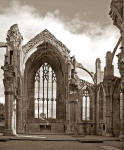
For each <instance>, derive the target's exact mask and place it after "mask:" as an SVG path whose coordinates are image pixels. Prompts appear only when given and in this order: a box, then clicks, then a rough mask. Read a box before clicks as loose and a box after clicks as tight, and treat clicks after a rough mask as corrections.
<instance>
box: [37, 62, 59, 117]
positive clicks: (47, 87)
mask: <svg viewBox="0 0 124 150" xmlns="http://www.w3.org/2000/svg"><path fill="white" fill-rule="evenodd" d="M35 118H41V119H49V118H52V119H55V118H56V75H55V73H54V71H53V69H52V68H51V66H50V65H49V64H48V63H44V64H43V65H42V66H41V67H40V68H39V70H38V71H37V72H36V75H35Z"/></svg>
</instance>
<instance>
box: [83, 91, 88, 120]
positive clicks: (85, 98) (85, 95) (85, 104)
mask: <svg viewBox="0 0 124 150" xmlns="http://www.w3.org/2000/svg"><path fill="white" fill-rule="evenodd" d="M82 120H87V121H88V120H90V97H89V91H88V90H87V89H85V90H84V91H83V98H82Z"/></svg>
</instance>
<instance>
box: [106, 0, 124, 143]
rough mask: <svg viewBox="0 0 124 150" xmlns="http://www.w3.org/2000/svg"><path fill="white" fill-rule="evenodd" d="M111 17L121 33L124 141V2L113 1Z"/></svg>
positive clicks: (123, 135)
mask: <svg viewBox="0 0 124 150" xmlns="http://www.w3.org/2000/svg"><path fill="white" fill-rule="evenodd" d="M110 8H111V10H110V13H109V14H110V16H111V18H112V20H113V24H114V25H115V26H116V27H117V28H118V29H119V30H120V32H121V40H122V42H121V52H120V53H119V54H118V55H117V56H118V68H119V71H120V75H121V98H120V117H121V118H120V119H121V131H120V140H123V141H124V0H112V2H111V6H110Z"/></svg>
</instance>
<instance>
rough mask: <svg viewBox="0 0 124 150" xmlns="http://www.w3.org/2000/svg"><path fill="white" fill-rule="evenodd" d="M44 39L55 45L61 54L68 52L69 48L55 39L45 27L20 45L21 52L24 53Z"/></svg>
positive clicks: (66, 54)
mask: <svg viewBox="0 0 124 150" xmlns="http://www.w3.org/2000/svg"><path fill="white" fill-rule="evenodd" d="M44 41H45V42H48V43H50V44H51V45H53V46H55V47H58V49H59V50H61V52H62V54H63V55H64V56H66V57H67V56H68V54H69V53H70V50H69V49H68V48H67V47H66V46H65V45H64V44H62V42H60V41H59V40H57V39H56V38H55V36H54V35H52V34H51V33H50V32H49V31H48V30H47V29H45V30H44V31H43V32H41V33H40V34H38V35H37V36H35V37H34V38H33V39H31V40H30V41H29V42H28V43H27V44H25V45H24V46H23V47H22V49H23V52H24V53H25V55H26V54H27V53H28V52H29V51H30V50H31V49H32V48H33V47H35V46H36V47H37V46H38V45H39V44H40V43H41V42H44Z"/></svg>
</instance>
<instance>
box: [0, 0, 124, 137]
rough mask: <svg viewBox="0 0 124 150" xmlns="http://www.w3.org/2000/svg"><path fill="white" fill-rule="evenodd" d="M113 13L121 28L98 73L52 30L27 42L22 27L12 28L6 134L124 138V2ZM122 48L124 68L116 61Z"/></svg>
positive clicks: (6, 62)
mask: <svg viewBox="0 0 124 150" xmlns="http://www.w3.org/2000/svg"><path fill="white" fill-rule="evenodd" d="M110 16H111V18H112V20H113V24H114V25H115V26H116V27H117V28H118V29H119V30H120V39H119V40H118V39H117V40H118V43H117V45H116V46H115V49H114V50H113V52H110V51H109V52H107V53H106V65H105V67H104V72H102V71H101V61H100V59H99V58H97V59H96V72H95V73H94V74H93V73H91V72H90V71H89V70H87V69H86V68H84V67H83V65H82V64H80V63H78V62H77V60H76V59H75V57H73V56H72V57H71V56H70V50H69V49H68V48H67V47H66V46H65V45H64V44H62V43H61V42H60V41H58V40H57V39H56V38H55V37H54V36H53V35H52V34H51V33H50V32H49V31H48V30H44V31H42V32H41V33H40V34H38V35H36V36H35V37H34V38H33V39H31V40H30V41H29V42H28V43H27V44H25V45H22V41H23V37H22V35H21V33H20V32H19V28H18V25H16V24H15V25H12V26H11V27H10V29H9V30H8V34H7V38H6V42H0V47H1V48H2V47H6V54H5V59H4V66H2V69H3V72H4V79H3V83H4V88H5V91H4V93H5V130H4V134H5V135H16V134H25V133H40V132H48V133H66V134H76V135H77V134H78V135H100V136H116V137H120V139H121V140H124V1H123V0H112V2H111V10H110ZM119 45H121V46H120V49H121V52H120V53H119V54H118V55H117V57H118V69H119V72H120V77H116V76H114V66H113V64H112V63H113V59H114V55H115V52H116V50H117V48H118V46H119ZM76 68H80V69H83V70H85V71H86V72H87V73H88V74H89V75H90V76H91V78H92V80H93V84H91V83H89V82H87V81H84V80H82V79H80V78H79V77H78V75H77V73H76Z"/></svg>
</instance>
